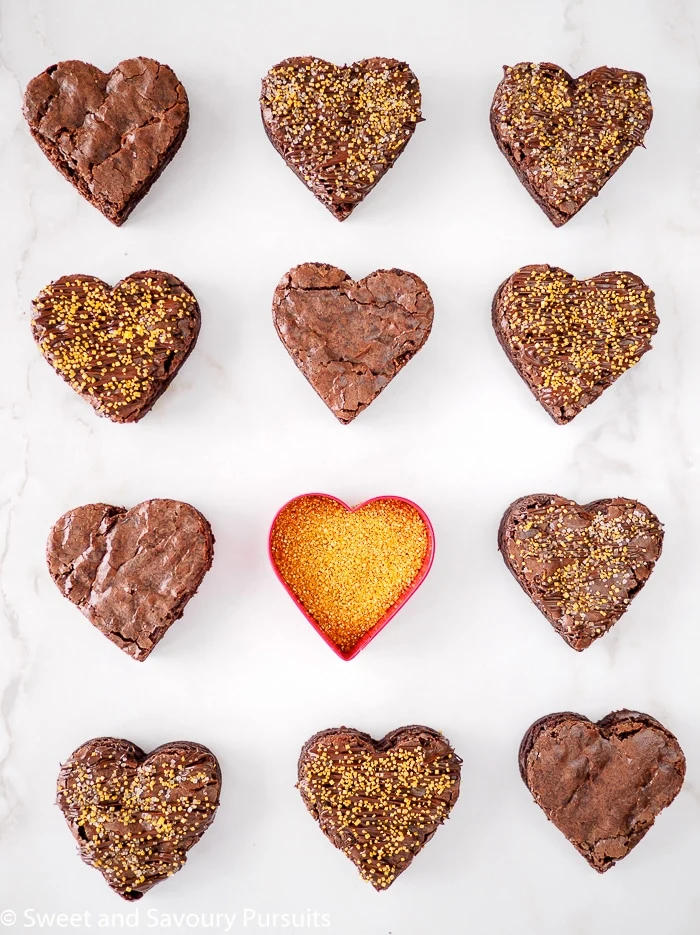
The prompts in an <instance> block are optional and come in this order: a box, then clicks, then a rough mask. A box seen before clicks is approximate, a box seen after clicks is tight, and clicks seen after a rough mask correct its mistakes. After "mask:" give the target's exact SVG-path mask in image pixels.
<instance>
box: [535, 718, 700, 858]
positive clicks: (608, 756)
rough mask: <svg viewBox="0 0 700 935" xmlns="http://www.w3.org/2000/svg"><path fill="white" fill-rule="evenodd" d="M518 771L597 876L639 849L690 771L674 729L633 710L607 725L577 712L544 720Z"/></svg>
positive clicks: (538, 727)
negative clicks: (633, 850) (639, 845)
mask: <svg viewBox="0 0 700 935" xmlns="http://www.w3.org/2000/svg"><path fill="white" fill-rule="evenodd" d="M519 766H520V775H521V777H522V780H523V782H524V783H525V785H526V786H527V787H528V789H529V790H530V792H531V793H532V797H533V799H534V800H535V802H536V803H537V805H539V807H540V808H541V809H542V811H543V812H544V813H545V815H546V816H547V818H548V819H549V820H550V821H551V822H552V823H553V824H554V825H555V826H556V827H557V828H558V829H559V831H561V832H562V834H563V835H564V836H565V837H566V838H568V840H569V841H570V842H571V843H572V844H573V845H574V847H575V848H576V850H577V851H578V852H579V854H581V856H582V857H584V858H585V859H586V860H587V861H588V863H589V864H590V866H591V867H593V869H594V870H597V871H598V873H605V872H606V871H608V870H610V868H611V867H614V866H615V864H616V863H617V862H618V861H620V860H622V859H623V858H624V857H626V856H627V855H628V854H629V852H630V851H631V850H632V848H634V847H636V846H637V844H639V842H640V841H641V840H642V838H643V837H644V835H645V834H646V833H647V831H649V829H650V828H651V827H652V825H653V824H654V822H655V820H656V818H657V817H658V815H659V813H660V812H661V811H663V809H665V808H667V807H668V806H669V805H670V804H671V803H672V802H673V800H674V799H675V797H676V796H677V795H678V793H679V792H680V790H681V788H682V786H683V780H684V779H685V769H686V763H685V756H684V754H683V750H682V749H681V747H680V744H679V743H678V740H677V739H676V738H675V737H674V735H673V734H672V733H671V731H670V730H668V729H667V728H666V727H664V726H663V724H660V723H659V721H657V720H656V719H655V718H653V717H651V716H650V715H648V714H643V713H642V712H641V711H630V710H627V709H623V710H622V711H613V712H612V713H611V714H608V715H607V716H606V717H604V718H602V719H601V720H600V721H590V720H589V719H588V718H587V717H583V716H582V715H580V714H574V713H572V712H571V711H562V712H559V713H556V714H548V715H546V716H545V717H542V718H540V719H539V720H538V721H535V723H534V724H533V725H532V726H531V727H530V728H529V729H528V731H527V732H526V734H525V736H524V737H523V740H522V743H521V745H520V752H519Z"/></svg>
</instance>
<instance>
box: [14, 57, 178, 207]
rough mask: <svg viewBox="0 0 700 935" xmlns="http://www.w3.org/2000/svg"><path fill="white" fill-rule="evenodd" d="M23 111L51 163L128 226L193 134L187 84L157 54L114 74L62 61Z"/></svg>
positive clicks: (38, 81)
mask: <svg viewBox="0 0 700 935" xmlns="http://www.w3.org/2000/svg"><path fill="white" fill-rule="evenodd" d="M24 116H25V118H26V120H27V123H28V124H29V129H30V131H31V134H32V136H33V137H34V139H35V140H36V141H37V143H38V144H39V146H40V147H41V148H42V150H43V151H44V154H45V155H46V156H47V157H48V159H49V161H50V162H51V164H52V165H53V166H55V167H56V168H57V169H58V171H59V172H60V173H61V175H63V176H64V177H65V178H67V179H68V181H69V182H72V183H73V185H75V187H76V188H77V189H78V191H79V192H80V194H81V195H82V196H83V197H84V198H87V200H88V201H89V202H90V204H92V205H94V206H95V207H96V208H97V209H98V210H99V211H101V212H102V214H104V216H105V217H106V218H108V219H109V220H110V221H112V223H113V224H117V225H120V224H123V223H124V221H125V220H126V219H127V217H128V216H129V215H130V214H131V212H132V211H133V209H134V208H135V207H136V205H137V204H138V203H139V201H141V199H142V198H143V197H144V195H146V194H147V193H148V191H149V189H150V187H151V185H153V183H154V182H155V181H156V179H157V178H158V176H159V175H160V174H161V172H162V171H163V169H164V168H165V167H166V166H167V164H168V163H169V162H170V160H171V159H172V158H173V156H174V155H175V153H176V152H177V151H178V149H179V148H180V145H181V143H182V141H183V140H184V138H185V134H186V133H187V125H188V122H189V104H188V102H187V94H186V93H185V89H184V87H183V86H182V84H181V83H180V81H179V80H178V78H177V76H176V75H175V73H174V72H173V71H172V70H171V69H170V68H168V66H167V65H161V64H160V63H159V62H155V61H154V60H153V59H151V58H143V57H141V58H132V59H128V60H126V61H124V62H120V63H119V64H118V65H117V66H116V68H113V69H112V71H110V72H109V73H105V72H103V71H100V69H99V68H95V66H94V65H89V64H87V63H86V62H78V61H70V62H59V63H58V65H52V66H51V67H50V68H47V69H46V71H43V72H42V73H41V74H40V75H37V76H36V78H33V79H32V80H31V81H30V82H29V84H28V85H27V90H26V91H25V94H24Z"/></svg>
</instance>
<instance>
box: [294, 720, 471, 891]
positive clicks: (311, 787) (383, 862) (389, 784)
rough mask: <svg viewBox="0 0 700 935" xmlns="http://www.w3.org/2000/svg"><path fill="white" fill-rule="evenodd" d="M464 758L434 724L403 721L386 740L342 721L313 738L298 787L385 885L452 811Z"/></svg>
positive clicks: (362, 867) (333, 834) (364, 870)
mask: <svg viewBox="0 0 700 935" xmlns="http://www.w3.org/2000/svg"><path fill="white" fill-rule="evenodd" d="M461 763H462V761H461V760H460V758H459V757H458V756H457V755H456V753H455V752H454V750H453V749H452V747H451V746H450V744H449V742H448V741H447V740H446V739H445V738H444V737H443V736H442V734H440V733H438V732H437V731H435V730H432V729H431V728H429V727H421V726H410V727H401V728H399V729H398V730H394V731H392V732H391V733H390V734H387V735H386V737H384V738H383V739H382V740H373V739H372V738H371V737H370V736H369V735H368V734H365V733H362V732H360V731H357V730H352V729H350V728H346V727H340V728H336V729H331V730H325V731H321V732H320V733H318V734H314V736H313V737H311V738H310V740H308V741H307V742H306V744H305V745H304V747H303V748H302V751H301V756H300V757H299V783H298V789H299V791H300V793H301V796H302V799H303V800H304V804H305V805H306V807H307V808H308V810H309V812H310V813H311V815H312V816H313V818H314V819H315V820H316V821H317V822H318V823H319V826H320V828H321V830H322V831H323V833H324V834H325V835H326V837H327V838H328V839H329V840H330V841H331V842H332V843H333V844H334V845H335V847H337V848H339V849H340V850H341V851H342V852H343V853H344V854H345V855H346V857H349V858H350V860H351V861H352V862H353V863H354V864H355V866H356V867H357V868H358V870H359V871H360V875H361V876H362V878H363V879H364V880H367V881H368V882H370V883H371V884H372V886H374V888H375V889H376V890H380V891H381V890H384V889H387V888H388V887H389V886H390V885H391V884H392V883H393V882H394V880H395V879H396V877H397V876H398V875H399V874H400V873H403V871H404V870H406V868H407V867H408V866H409V865H410V863H411V862H412V860H413V858H414V857H415V856H416V854H418V853H419V851H421V850H422V849H423V847H424V846H425V845H426V844H427V843H428V841H429V840H430V839H431V838H432V836H433V835H434V834H435V832H436V831H437V829H438V827H439V826H440V825H441V824H442V823H443V822H444V821H445V819H446V818H447V817H448V816H449V814H450V811H451V810H452V806H453V805H454V804H455V802H456V801H457V798H458V796H459V787H460V773H461Z"/></svg>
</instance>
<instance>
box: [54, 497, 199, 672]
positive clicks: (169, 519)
mask: <svg viewBox="0 0 700 935" xmlns="http://www.w3.org/2000/svg"><path fill="white" fill-rule="evenodd" d="M213 555H214V535H213V533H212V530H211V526H210V525H209V523H208V521H207V520H206V519H205V517H204V516H202V514H201V513H200V512H199V510H196V509H195V508H194V507H193V506H190V504H188V503H181V502H180V501H177V500H164V499H161V500H146V501H144V502H143V503H140V504H138V506H135V507H132V509H130V510H127V509H126V508H125V507H116V506H110V505H109V504H107V503H90V504H88V505H86V506H80V507H77V508H76V509H73V510H69V511H68V513H65V514H64V515H63V516H62V517H61V518H60V519H59V520H57V522H56V523H55V524H54V526H53V528H52V529H51V532H50V534H49V539H48V543H47V547H46V561H47V565H48V568H49V573H50V574H51V577H52V578H53V580H54V582H55V584H56V586H57V587H58V589H59V591H60V592H61V593H62V594H63V596H64V597H67V598H68V600H70V601H71V602H72V603H73V604H75V605H76V606H77V607H78V608H79V609H80V611H81V612H82V613H83V614H84V615H85V616H86V617H87V619H88V620H89V621H90V622H91V623H92V624H93V625H94V626H95V627H97V629H98V630H99V631H100V632H101V633H103V634H104V635H105V636H106V637H107V638H108V639H109V640H111V641H112V642H113V643H114V644H115V645H116V646H118V647H119V648H120V649H121V650H122V651H123V652H125V653H127V655H129V656H131V658H132V659H136V660H137V661H138V662H143V661H144V660H145V659H147V658H148V656H149V655H150V654H151V652H152V651H153V649H154V648H155V647H156V645H157V644H158V643H159V642H160V640H161V639H162V638H163V636H164V635H165V633H166V632H167V630H168V629H169V628H170V627H171V626H172V624H173V623H174V622H175V621H176V620H178V619H179V618H180V617H181V616H182V615H183V613H184V610H185V606H186V605H187V603H188V601H189V600H190V598H191V597H193V596H194V594H195V593H196V592H197V589H198V588H199V585H200V584H201V582H202V579H203V578H204V575H205V574H206V572H207V571H208V570H209V568H210V567H211V563H212V559H213Z"/></svg>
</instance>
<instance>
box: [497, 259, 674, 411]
mask: <svg viewBox="0 0 700 935" xmlns="http://www.w3.org/2000/svg"><path fill="white" fill-rule="evenodd" d="M492 319H493V327H494V330H495V332H496V336H497V337H498V340H499V342H500V344H501V346H502V347H503V349H504V351H505V352H506V354H507V355H508V359H509V360H510V362H511V363H512V364H513V366H514V367H515V369H516V370H517V371H518V373H519V374H520V376H521V377H522V378H523V380H524V381H525V382H526V383H527V385H528V387H529V388H530V390H531V391H532V394H533V395H534V397H535V398H536V399H537V401H538V402H539V403H540V404H541V405H542V406H543V407H544V409H546V411H547V412H548V413H549V414H550V416H551V417H552V418H553V419H554V421H555V422H557V423H558V424H559V425H565V424H566V423H567V422H570V421H571V419H573V418H574V417H575V416H577V415H578V413H579V412H581V410H582V409H584V408H585V407H586V406H589V405H590V404H591V403H592V402H594V401H595V400H596V399H597V398H598V397H599V396H600V395H601V393H603V392H604V391H605V390H606V389H607V388H608V387H609V386H611V385H612V384H613V383H614V382H615V380H617V378H618V377H620V376H622V374H623V373H625V372H626V371H627V370H629V369H630V367H633V366H634V365H635V364H637V363H638V362H639V360H640V359H641V357H642V356H643V355H644V354H646V352H647V351H649V350H651V338H652V337H653V336H654V335H655V334H656V330H657V328H658V326H659V319H658V318H657V316H656V311H655V305H654V293H653V292H652V291H651V289H650V288H649V287H648V286H647V285H646V284H645V283H644V282H643V281H642V280H641V279H640V278H639V276H635V275H634V274H633V273H626V272H610V273H600V274H599V275H598V276H594V277H592V278H591V279H575V278H574V277H573V276H572V275H571V274H570V273H567V272H566V270H563V269H559V268H558V267H555V266H547V265H542V264H541V265H533V266H523V267H522V269H519V270H516V272H515V273H513V275H512V276H509V277H508V279H506V280H505V282H503V283H502V284H501V286H500V287H499V288H498V291H497V292H496V295H495V296H494V299H493V305H492Z"/></svg>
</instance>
